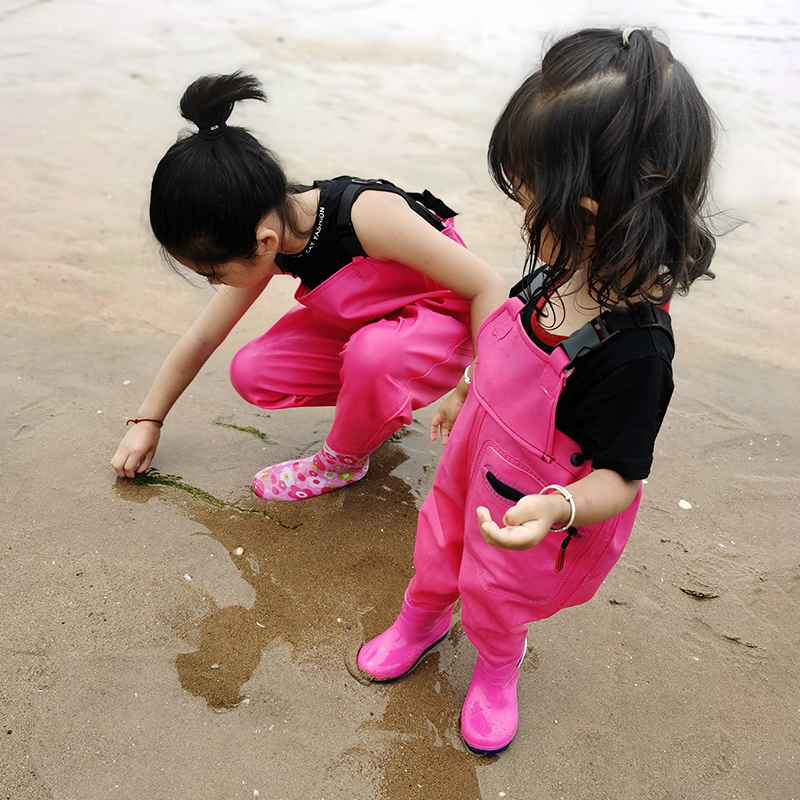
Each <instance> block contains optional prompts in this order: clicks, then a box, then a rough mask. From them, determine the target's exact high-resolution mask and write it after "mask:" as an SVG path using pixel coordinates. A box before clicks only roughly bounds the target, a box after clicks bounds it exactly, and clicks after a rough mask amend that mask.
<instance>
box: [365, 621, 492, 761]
mask: <svg viewBox="0 0 800 800" xmlns="http://www.w3.org/2000/svg"><path fill="white" fill-rule="evenodd" d="M449 633H450V629H449V628H448V630H447V631H445V634H444V636H442V637H441V638H440V639H437V640H436V641H435V642H434V643H433V644H432V645H430V646H429V647H428V648H427V650H425V651H424V652H423V653H422V654H421V655H420V657H419V658H418V659H417V660H416V661H415V662H414V663H413V664H412V665H411V666H410V667H409V668H408V669H407V670H406V671H405V672H404V673H403V674H402V675H398V676H397V677H396V678H382V679H381V680H379V679H378V678H373V679H372V682H373V683H394V682H395V681H399V680H400V678H405V676H406V675H408V673H409V672H413V671H414V670H415V669H416V668H417V667H418V666H419V665H420V663H421V662H422V659H424V658H425V656H426V655H428V653H430V651H431V650H433V648H434V647H436V645H437V644H440V643H441V642H443V641H444V640H445V639H446V638H447V636H448V634H449ZM506 747H508V745H506Z"/></svg>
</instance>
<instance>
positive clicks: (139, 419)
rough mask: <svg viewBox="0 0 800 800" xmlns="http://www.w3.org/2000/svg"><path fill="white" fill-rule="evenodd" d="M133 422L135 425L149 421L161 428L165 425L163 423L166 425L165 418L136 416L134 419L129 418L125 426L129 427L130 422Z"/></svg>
mask: <svg viewBox="0 0 800 800" xmlns="http://www.w3.org/2000/svg"><path fill="white" fill-rule="evenodd" d="M131 422H132V423H133V424H134V425H139V424H140V423H147V422H149V423H152V424H153V425H156V426H157V427H159V428H161V427H163V425H164V420H163V419H151V418H149V417H135V418H134V419H129V420H128V421H127V422H126V423H125V427H126V428H127V427H128V425H130V424H131Z"/></svg>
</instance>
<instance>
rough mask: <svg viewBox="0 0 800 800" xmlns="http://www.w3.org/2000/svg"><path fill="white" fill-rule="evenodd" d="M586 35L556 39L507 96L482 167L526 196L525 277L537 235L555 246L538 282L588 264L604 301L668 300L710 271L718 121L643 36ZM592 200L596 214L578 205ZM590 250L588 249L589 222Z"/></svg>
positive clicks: (511, 193)
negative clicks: (708, 213) (708, 206)
mask: <svg viewBox="0 0 800 800" xmlns="http://www.w3.org/2000/svg"><path fill="white" fill-rule="evenodd" d="M626 33H627V34H628V36H627V37H626V41H624V40H623V32H622V31H621V30H607V29H587V30H582V31H580V32H578V33H574V34H572V35H570V36H567V37H566V38H564V39H562V40H560V41H558V42H557V43H556V44H554V45H553V46H552V47H551V48H550V49H549V51H548V52H547V54H546V55H545V57H544V59H543V61H542V66H541V69H539V70H537V71H536V72H534V73H533V74H532V75H530V76H529V77H528V78H527V79H526V80H525V82H524V83H523V84H522V86H521V87H520V88H519V89H518V90H517V91H516V92H515V93H514V95H513V96H512V97H511V99H510V100H509V102H508V105H507V106H506V107H505V109H504V110H503V112H502V113H501V115H500V117H499V118H498V120H497V123H496V125H495V128H494V131H493V132H492V137H491V141H490V144H489V168H490V172H491V174H492V178H493V180H494V182H495V183H496V184H497V186H498V187H499V188H500V190H501V191H503V192H504V193H505V194H506V195H507V196H508V197H510V198H512V199H514V200H517V201H520V200H526V201H528V200H529V201H530V203H529V205H528V208H527V210H526V214H525V223H524V228H523V231H524V234H525V237H526V238H527V241H528V256H527V258H526V265H525V266H526V271H528V270H530V269H532V268H533V267H534V266H535V263H536V258H537V256H538V253H539V250H540V247H541V243H542V236H543V232H548V233H550V234H552V235H553V236H554V237H555V240H556V241H557V242H558V245H559V251H558V255H557V258H555V259H554V263H553V264H551V265H547V266H544V267H543V269H544V272H545V287H546V288H548V289H549V288H552V287H553V286H554V285H555V284H556V283H558V282H560V281H562V280H564V279H565V277H569V275H571V274H572V273H573V272H574V271H575V270H576V269H577V266H578V265H579V264H580V263H581V262H582V261H584V260H586V259H587V258H588V265H589V266H588V276H589V291H590V293H591V296H592V297H593V298H594V299H595V300H596V301H597V302H598V303H599V304H600V305H601V307H609V306H610V305H613V304H614V300H615V298H620V299H621V300H622V301H623V302H629V301H630V298H632V297H634V295H638V296H639V297H642V298H643V299H645V300H648V301H650V302H655V303H659V304H660V303H665V302H666V301H667V300H669V298H670V297H671V296H672V294H673V292H675V291H678V292H680V293H682V294H685V293H686V292H687V291H688V289H689V285H690V284H691V283H692V282H693V281H694V280H695V279H696V278H698V277H700V276H701V275H707V276H710V277H713V275H712V273H710V272H709V269H708V268H709V265H710V263H711V259H712V256H713V255H714V248H715V241H714V237H713V235H712V234H711V232H710V231H709V229H708V227H707V225H706V221H705V218H704V216H703V207H704V204H705V200H706V196H707V192H708V181H709V170H710V166H711V162H712V154H713V149H714V142H715V122H714V117H713V114H712V112H711V110H710V109H709V107H708V105H707V104H706V102H705V100H704V99H703V98H702V96H701V95H700V92H699V91H698V89H697V86H696V85H695V83H694V80H693V79H692V77H691V75H690V74H689V72H688V71H687V70H686V68H685V67H684V66H683V65H682V64H681V63H680V62H679V61H676V60H675V59H674V58H673V56H672V54H671V53H670V51H669V49H668V48H667V47H666V45H664V44H662V43H660V42H658V41H656V39H654V38H653V36H652V34H651V33H650V32H649V31H645V30H643V29H641V28H636V29H634V30H633V31H632V32H631V31H630V30H628V31H626ZM584 197H587V198H591V199H593V200H595V201H597V203H598V205H599V210H598V213H597V218H596V219H594V218H593V217H591V215H587V213H586V211H585V210H584V209H582V208H581V206H580V205H579V202H580V200H581V198H584ZM589 224H594V225H595V243H594V246H593V247H591V249H590V250H589V251H588V252H587V250H586V246H585V240H586V229H587V225H589Z"/></svg>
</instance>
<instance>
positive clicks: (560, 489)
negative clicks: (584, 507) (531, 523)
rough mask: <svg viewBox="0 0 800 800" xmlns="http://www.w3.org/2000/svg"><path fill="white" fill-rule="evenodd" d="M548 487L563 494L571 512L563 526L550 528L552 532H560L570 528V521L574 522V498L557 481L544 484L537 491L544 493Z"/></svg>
mask: <svg viewBox="0 0 800 800" xmlns="http://www.w3.org/2000/svg"><path fill="white" fill-rule="evenodd" d="M548 489H553V491H556V492H560V493H561V494H562V495H564V499H565V500H567V501H568V502H569V508H570V512H571V513H570V515H569V522H568V523H567V524H566V525H565V526H564V527H563V528H550V530H551V531H553V533H561V532H562V531H565V530H567V529H568V528H571V527H572V523H573V522H575V500H574V498H573V497H572V495H571V494H570V493H569V492H568V491H567V490H566V489H565V488H564V487H563V486H559V485H558V484H557V483H551V484H550V485H549V486H545V487H544V489H542V491H541V492H539V494H545V493H546V492H547V490H548Z"/></svg>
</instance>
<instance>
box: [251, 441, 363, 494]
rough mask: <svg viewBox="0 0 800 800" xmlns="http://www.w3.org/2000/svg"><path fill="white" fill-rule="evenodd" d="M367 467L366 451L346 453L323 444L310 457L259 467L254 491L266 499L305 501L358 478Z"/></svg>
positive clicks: (254, 481)
mask: <svg viewBox="0 0 800 800" xmlns="http://www.w3.org/2000/svg"><path fill="white" fill-rule="evenodd" d="M368 469H369V454H367V455H365V456H348V455H344V454H342V453H337V452H335V451H334V450H331V448H330V447H328V445H327V444H323V445H322V449H321V450H320V451H319V452H318V453H315V454H314V455H313V456H309V457H308V458H301V459H298V460H297V461H284V462H283V463H282V464H274V465H273V466H271V467H267V468H266V469H263V470H261V472H259V473H257V474H256V475H255V477H254V478H253V491H254V492H255V493H256V494H257V495H258V496H259V497H263V498H264V499H265V500H305V499H307V498H309V497H317V496H318V495H321V494H325V492H331V491H333V490H334V489H341V488H342V487H343V486H349V485H350V484H351V483H355V482H356V481H360V480H361V479H362V478H363V477H364V476H365V475H366V474H367V470H368Z"/></svg>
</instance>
